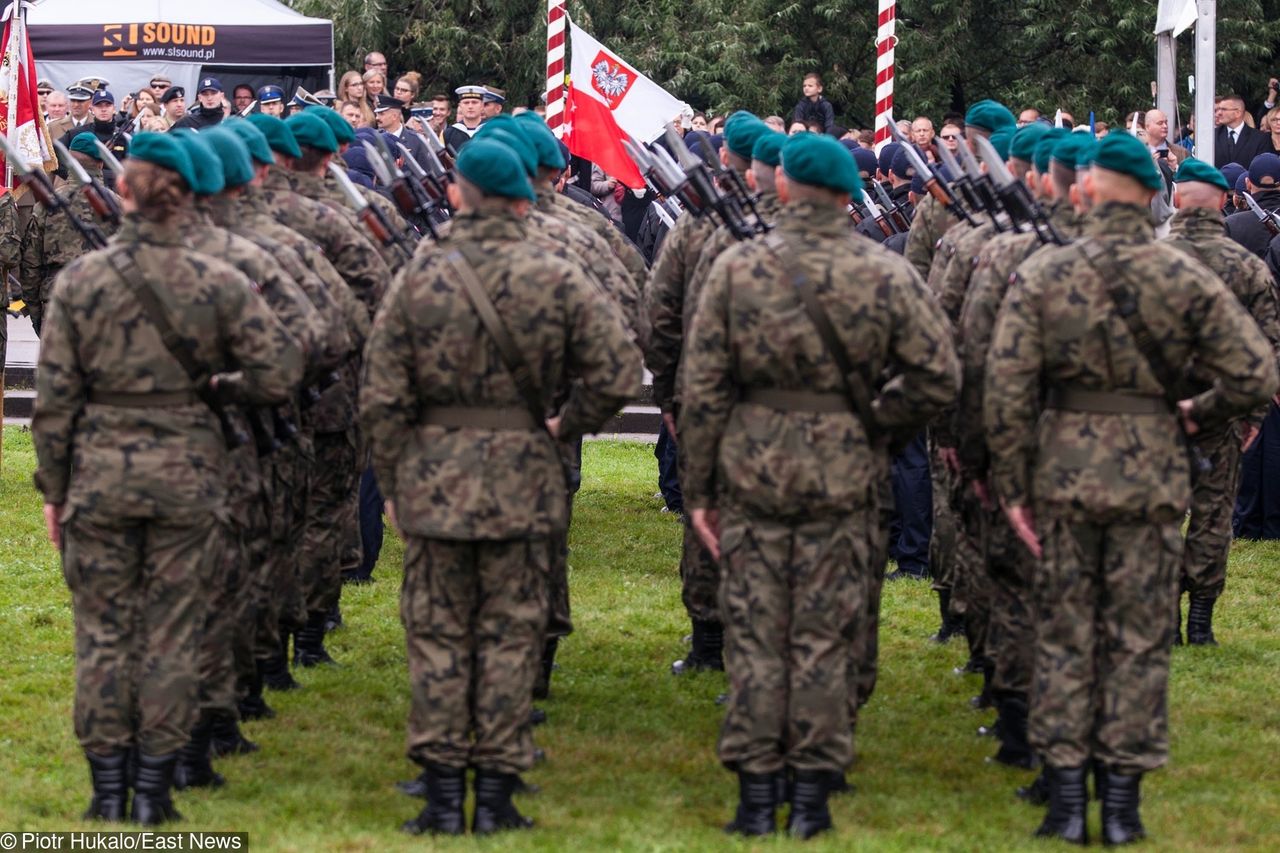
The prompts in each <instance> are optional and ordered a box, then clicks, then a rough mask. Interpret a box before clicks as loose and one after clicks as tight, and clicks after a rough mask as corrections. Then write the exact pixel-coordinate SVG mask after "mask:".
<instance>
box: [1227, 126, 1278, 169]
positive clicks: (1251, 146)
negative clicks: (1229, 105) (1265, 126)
mask: <svg viewBox="0 0 1280 853" xmlns="http://www.w3.org/2000/svg"><path fill="white" fill-rule="evenodd" d="M1272 151H1273V149H1272V148H1271V135H1270V134H1268V133H1263V132H1262V131H1260V130H1255V129H1254V128H1252V127H1249V125H1247V124H1245V125H1241V126H1240V136H1239V138H1238V139H1237V140H1236V144H1235V145H1234V146H1232V145H1231V143H1230V142H1228V139H1227V129H1226V128H1225V127H1219V128H1218V129H1217V131H1216V132H1215V136H1214V144H1213V165H1214V166H1217V167H1218V168H1219V169H1221V168H1222V167H1223V166H1225V165H1227V164H1228V163H1239V164H1240V165H1241V166H1244V167H1245V168H1246V169H1247V168H1249V164H1250V163H1252V162H1253V158H1254V157H1257V156H1258V155H1259V154H1269V153H1272Z"/></svg>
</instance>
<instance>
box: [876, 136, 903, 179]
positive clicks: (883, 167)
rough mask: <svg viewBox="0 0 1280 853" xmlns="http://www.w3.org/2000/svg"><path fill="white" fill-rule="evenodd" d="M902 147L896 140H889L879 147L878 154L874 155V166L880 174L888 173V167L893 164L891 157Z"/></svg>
mask: <svg viewBox="0 0 1280 853" xmlns="http://www.w3.org/2000/svg"><path fill="white" fill-rule="evenodd" d="M901 149H902V146H901V145H900V144H899V143H897V142H890V143H888V144H887V145H885V146H884V147H883V148H881V149H880V154H879V155H878V156H877V157H876V168H878V169H879V170H880V173H881V174H884V175H887V174H889V168H890V167H891V166H893V157H894V155H895V154H897V153H898V151H899V150H901Z"/></svg>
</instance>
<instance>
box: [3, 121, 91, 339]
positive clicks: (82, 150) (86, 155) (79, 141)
mask: <svg viewBox="0 0 1280 853" xmlns="http://www.w3.org/2000/svg"><path fill="white" fill-rule="evenodd" d="M94 139H95V137H94V135H93V134H81V135H80V136H77V137H76V138H75V139H73V140H72V141H71V156H72V157H74V158H76V161H77V162H79V163H80V165H81V166H83V167H84V170H85V171H86V172H88V173H89V174H90V175H92V176H93V177H95V178H97V179H98V181H99V182H101V181H102V156H101V155H100V154H99V153H98V149H97V147H96V146H94V144H93V141H94ZM83 190H84V185H83V184H82V183H81V182H80V179H79V178H78V177H76V175H75V173H74V172H73V173H70V174H68V176H67V184H66V185H65V186H63V187H61V188H59V189H58V191H57V192H58V195H59V196H61V197H62V198H63V199H65V200H66V201H67V202H69V203H70V205H71V210H72V212H73V213H75V215H76V217H77V218H78V219H79V220H80V221H81V222H91V223H95V224H97V226H98V227H99V228H100V229H101V230H102V232H103V233H104V234H106V235H107V236H110V235H111V234H112V233H114V232H115V229H116V226H115V225H114V224H112V223H110V222H104V221H100V220H99V219H98V217H97V214H95V213H94V212H93V208H92V207H90V205H89V200H88V198H87V197H86V196H85V194H84V191H83ZM107 192H110V190H107ZM89 248H90V247H89V246H88V245H87V244H86V243H85V239H84V237H82V236H81V235H80V232H79V231H77V230H76V229H75V226H74V225H72V224H71V222H70V221H69V220H68V219H67V217H65V216H61V215H58V214H52V215H51V213H50V211H49V210H47V209H46V208H45V206H44V205H43V204H36V205H35V207H34V208H32V211H31V218H30V219H29V220H28V221H27V228H26V231H25V232H24V234H23V238H22V256H21V260H20V261H19V265H20V270H21V271H20V272H19V273H18V278H19V281H21V282H22V299H23V301H24V302H26V303H27V310H28V312H29V313H30V315H31V325H32V327H34V328H35V330H36V334H37V335H39V334H40V329H41V325H42V323H43V321H44V303H45V301H46V300H47V299H48V298H49V288H50V287H51V286H52V285H53V279H54V277H55V276H56V275H57V274H58V273H59V272H61V271H62V268H63V267H65V266H66V265H67V264H69V263H71V262H72V261H74V260H75V259H76V258H78V257H80V256H81V255H83V254H84V253H85V252H88V251H89ZM6 287H7V285H6Z"/></svg>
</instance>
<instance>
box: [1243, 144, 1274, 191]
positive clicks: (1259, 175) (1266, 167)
mask: <svg viewBox="0 0 1280 853" xmlns="http://www.w3.org/2000/svg"><path fill="white" fill-rule="evenodd" d="M1249 180H1250V181H1251V182H1252V183H1253V185H1254V186H1255V187H1273V186H1274V185H1275V184H1276V182H1277V181H1280V157H1277V156H1276V155H1275V154H1272V153H1271V152H1267V153H1266V154H1259V155H1258V156H1257V157H1254V158H1253V160H1252V161H1250V163H1249Z"/></svg>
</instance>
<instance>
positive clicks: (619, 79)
mask: <svg viewBox="0 0 1280 853" xmlns="http://www.w3.org/2000/svg"><path fill="white" fill-rule="evenodd" d="M634 82H635V77H633V76H632V75H631V73H630V72H628V71H627V70H626V69H625V68H623V67H622V65H621V64H620V63H618V62H617V61H616V60H614V59H613V58H612V57H610V56H608V55H607V54H605V52H604V51H600V53H599V54H598V55H597V56H596V58H595V61H594V62H592V63H591V86H592V88H594V89H595V90H596V91H597V92H599V93H600V94H601V95H602V96H603V97H604V99H605V100H606V101H607V102H608V104H609V109H614V108H616V107H617V106H618V104H619V102H621V101H622V99H623V98H624V97H626V94H627V90H628V89H630V88H631V84H632V83H634Z"/></svg>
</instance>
